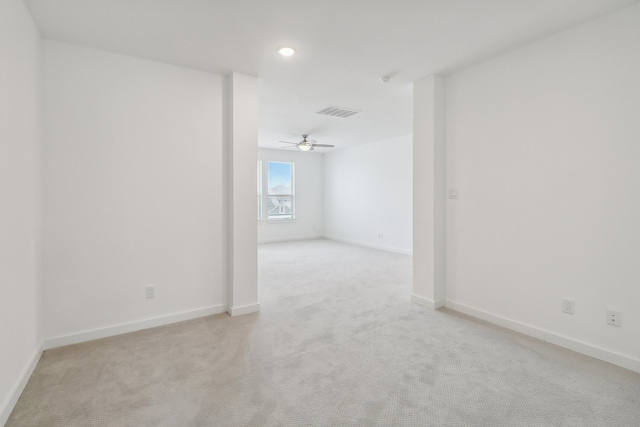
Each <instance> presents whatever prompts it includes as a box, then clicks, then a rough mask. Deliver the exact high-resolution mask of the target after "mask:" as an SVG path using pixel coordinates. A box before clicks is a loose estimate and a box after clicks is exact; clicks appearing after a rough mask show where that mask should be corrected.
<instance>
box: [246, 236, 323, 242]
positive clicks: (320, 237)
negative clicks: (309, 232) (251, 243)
mask: <svg viewBox="0 0 640 427" xmlns="http://www.w3.org/2000/svg"><path fill="white" fill-rule="evenodd" d="M315 239H322V236H320V235H315V236H301V237H288V238H286V237H285V238H277V239H258V244H262V243H281V242H297V241H299V240H315Z"/></svg>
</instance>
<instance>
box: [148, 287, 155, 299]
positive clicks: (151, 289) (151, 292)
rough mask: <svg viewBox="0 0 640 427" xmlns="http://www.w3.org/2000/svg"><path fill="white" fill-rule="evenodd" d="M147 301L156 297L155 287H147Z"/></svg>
mask: <svg viewBox="0 0 640 427" xmlns="http://www.w3.org/2000/svg"><path fill="white" fill-rule="evenodd" d="M146 290H147V299H149V298H155V297H156V287H155V286H147V287H146Z"/></svg>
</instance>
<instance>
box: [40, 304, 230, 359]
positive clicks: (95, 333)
mask: <svg viewBox="0 0 640 427" xmlns="http://www.w3.org/2000/svg"><path fill="white" fill-rule="evenodd" d="M226 311H227V306H226V304H221V305H215V306H210V307H205V308H199V309H196V310H191V311H185V312H182V313H175V314H169V315H167V316H160V317H154V318H151V319H145V320H140V321H137V322H131V323H125V324H122V325H115V326H109V327H106V328H100V329H93V330H91V331H84V332H79V333H77V334H70V335H64V336H61V337H55V338H49V339H47V340H45V341H44V348H45V350H48V349H51V348H56V347H62V346H64V345H70V344H78V343H81V342H85V341H92V340H96V339H100V338H106V337H112V336H114V335H120V334H126V333H128V332H135V331H140V330H142V329H148V328H155V327H156V326H163V325H169V324H171V323H176V322H182V321H184V320H191V319H196V318H198V317H204V316H211V315H213V314H219V313H224V312H226Z"/></svg>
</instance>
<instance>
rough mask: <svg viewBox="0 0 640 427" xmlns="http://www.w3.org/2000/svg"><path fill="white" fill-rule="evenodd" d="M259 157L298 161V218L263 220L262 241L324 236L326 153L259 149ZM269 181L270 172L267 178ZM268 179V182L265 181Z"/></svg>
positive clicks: (264, 161)
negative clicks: (324, 168) (291, 219)
mask: <svg viewBox="0 0 640 427" xmlns="http://www.w3.org/2000/svg"><path fill="white" fill-rule="evenodd" d="M258 159H259V160H261V161H262V163H263V166H262V167H263V171H266V169H267V162H293V163H295V184H294V185H295V187H294V191H295V195H296V205H295V209H296V219H295V220H293V221H289V220H286V221H265V220H263V221H259V222H258V242H260V243H264V242H276V241H284V240H299V239H313V238H318V237H320V236H321V235H322V226H323V225H322V224H323V215H324V212H323V210H324V190H323V176H324V170H323V166H324V155H323V154H316V153H303V152H301V151H299V150H297V151H294V150H269V149H265V148H261V149H259V150H258ZM264 179H265V180H266V175H265V177H264ZM265 182H266V181H265Z"/></svg>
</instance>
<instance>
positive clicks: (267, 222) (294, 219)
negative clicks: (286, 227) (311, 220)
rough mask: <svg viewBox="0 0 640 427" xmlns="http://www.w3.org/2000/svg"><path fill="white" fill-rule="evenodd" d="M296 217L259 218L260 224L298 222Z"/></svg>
mask: <svg viewBox="0 0 640 427" xmlns="http://www.w3.org/2000/svg"><path fill="white" fill-rule="evenodd" d="M296 221H297V219H296V218H284V219H259V220H258V224H286V223H292V222H296Z"/></svg>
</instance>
